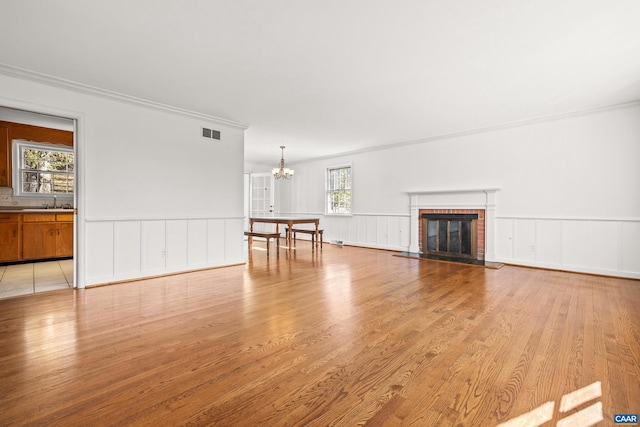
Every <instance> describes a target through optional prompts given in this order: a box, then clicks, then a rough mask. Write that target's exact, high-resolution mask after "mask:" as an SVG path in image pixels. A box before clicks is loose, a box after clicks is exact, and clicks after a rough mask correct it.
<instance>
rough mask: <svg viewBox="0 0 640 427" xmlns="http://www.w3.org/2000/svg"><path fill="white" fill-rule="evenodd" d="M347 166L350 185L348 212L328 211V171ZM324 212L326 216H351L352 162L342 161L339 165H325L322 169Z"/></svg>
mask: <svg viewBox="0 0 640 427" xmlns="http://www.w3.org/2000/svg"><path fill="white" fill-rule="evenodd" d="M344 168H349V169H350V171H351V187H350V188H349V194H350V199H351V200H350V202H349V212H346V213H338V212H330V211H329V203H328V197H329V191H330V190H329V173H330V171H331V170H334V169H344ZM324 213H325V215H327V216H353V164H352V163H343V164H339V165H332V166H327V167H326V168H325V170H324Z"/></svg>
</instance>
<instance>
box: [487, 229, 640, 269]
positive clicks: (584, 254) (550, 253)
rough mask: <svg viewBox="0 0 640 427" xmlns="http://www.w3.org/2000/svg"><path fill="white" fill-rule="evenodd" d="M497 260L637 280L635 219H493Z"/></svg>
mask: <svg viewBox="0 0 640 427" xmlns="http://www.w3.org/2000/svg"><path fill="white" fill-rule="evenodd" d="M496 252H497V260H498V261H500V262H504V263H509V264H518V265H525V266H532V267H542V268H552V269H558V270H567V271H576V272H584V273H593V274H603V275H610V276H620V277H629V278H636V279H638V278H640V219H572V218H525V217H497V218H496Z"/></svg>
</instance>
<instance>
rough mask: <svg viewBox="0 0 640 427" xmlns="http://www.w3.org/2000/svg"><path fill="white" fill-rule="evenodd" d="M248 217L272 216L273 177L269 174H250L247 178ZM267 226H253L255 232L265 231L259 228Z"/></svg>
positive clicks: (273, 209)
mask: <svg viewBox="0 0 640 427" xmlns="http://www.w3.org/2000/svg"><path fill="white" fill-rule="evenodd" d="M249 195H250V196H249V216H251V217H260V216H262V217H264V216H273V214H274V212H275V203H274V185H273V175H272V174H270V173H252V174H250V176H249ZM266 225H268V224H255V227H256V229H255V231H265V230H263V229H261V227H265V226H266Z"/></svg>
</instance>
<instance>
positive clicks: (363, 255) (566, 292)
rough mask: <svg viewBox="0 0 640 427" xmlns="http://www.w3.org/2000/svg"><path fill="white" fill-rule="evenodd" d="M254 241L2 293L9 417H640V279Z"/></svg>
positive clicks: (344, 422) (377, 421)
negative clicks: (230, 250) (270, 249)
mask: <svg viewBox="0 0 640 427" xmlns="http://www.w3.org/2000/svg"><path fill="white" fill-rule="evenodd" d="M262 244H264V243H262ZM254 245H255V246H256V248H254V251H253V255H252V257H251V260H250V262H249V263H248V264H246V265H241V266H235V267H228V268H221V269H213V270H207V271H201V272H195V273H189V274H182V275H176V276H169V277H164V278H159V279H153V280H143V281H137V282H130V283H125V284H118V285H111V286H105V287H98V288H92V289H87V290H60V291H53V292H46V293H38V294H33V295H26V296H20V297H11V298H7V299H2V300H0V344H1V345H0V379H1V380H0V425H3V426H14V425H53V426H58V425H60V426H70V425H72V426H77V425H86V426H103V425H104V426H107V425H113V426H126V425H135V426H137V425H153V426H177V425H221V426H258V425H259V426H285V425H309V426H325V425H338V426H355V425H366V426H396V425H414V426H450V425H451V426H452V425H466V426H496V425H498V424H500V423H505V422H509V420H513V419H514V418H516V417H519V416H521V417H529V418H532V419H533V418H537V419H538V420H539V421H538V422H537V423H538V424H536V423H533V424H531V425H549V426H555V425H556V424H557V423H558V422H560V424H558V425H562V424H561V423H562V422H563V421H562V420H564V419H567V417H570V416H572V415H574V414H578V416H580V414H581V413H582V414H585V413H586V414H587V415H586V416H585V417H586V418H587V419H591V420H593V419H597V417H598V415H599V414H598V410H599V411H600V413H601V415H602V418H603V421H602V422H600V423H599V424H597V425H603V426H604V425H611V424H613V422H612V417H613V414H615V413H638V412H640V345H639V344H638V343H639V339H640V282H639V281H634V280H626V279H616V278H604V277H597V276H589V275H581V274H571V273H563V272H554V271H545V270H536V269H528V268H519V267H511V266H505V267H504V268H502V269H499V270H493V269H484V268H482V267H476V266H468V265H461V264H450V263H441V262H436V261H426V260H416V259H408V258H401V257H397V256H394V253H393V252H388V251H380V250H373V249H363V248H352V247H336V246H332V245H325V247H324V250H323V251H316V252H311V250H310V248H309V245H308V244H307V245H305V244H301V243H300V242H299V243H298V249H297V250H296V251H295V252H294V253H293V254H291V255H289V254H288V252H287V251H286V250H281V253H280V257H276V256H273V254H272V256H271V257H270V258H269V259H268V260H267V259H266V255H265V253H264V251H260V242H255V243H254ZM576 390H580V391H579V392H578V394H579V397H578V398H575V396H574V399H573V401H575V402H576V403H575V404H573V405H571V404H568V403H567V401H565V400H566V399H567V398H565V400H563V396H564V395H567V394H569V393H571V392H573V391H576ZM569 401H571V399H569ZM587 411H591V412H587ZM549 417H550V420H549V422H547V423H546V424H544V420H545V419H546V418H549ZM594 417H595V418H594ZM517 420H522V418H519V419H518V418H516V421H517ZM507 425H508V424H507ZM565 425H572V426H575V425H580V424H577V423H576V421H575V418H574V419H573V421H571V422H569V423H568V424H567V423H565ZM583 425H591V424H583Z"/></svg>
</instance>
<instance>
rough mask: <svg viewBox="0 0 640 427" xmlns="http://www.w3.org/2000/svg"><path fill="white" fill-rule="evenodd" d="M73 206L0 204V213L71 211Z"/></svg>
mask: <svg viewBox="0 0 640 427" xmlns="http://www.w3.org/2000/svg"><path fill="white" fill-rule="evenodd" d="M73 211H74V209H73V208H56V209H53V208H49V209H46V208H29V207H20V208H15V207H11V206H0V213H59V212H69V213H73Z"/></svg>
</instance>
